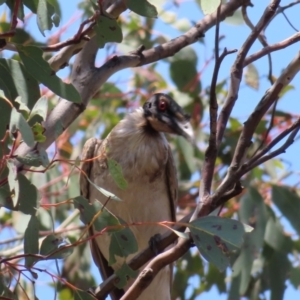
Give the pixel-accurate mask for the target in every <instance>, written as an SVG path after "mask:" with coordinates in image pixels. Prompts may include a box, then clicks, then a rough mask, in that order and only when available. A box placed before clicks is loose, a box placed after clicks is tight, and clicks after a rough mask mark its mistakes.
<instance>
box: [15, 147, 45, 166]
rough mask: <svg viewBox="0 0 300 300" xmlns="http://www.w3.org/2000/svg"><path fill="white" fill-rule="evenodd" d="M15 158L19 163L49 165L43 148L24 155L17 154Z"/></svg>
mask: <svg viewBox="0 0 300 300" xmlns="http://www.w3.org/2000/svg"><path fill="white" fill-rule="evenodd" d="M16 159H17V160H18V161H19V162H20V163H22V164H24V165H27V166H31V167H39V166H41V165H42V166H44V167H47V166H48V165H49V158H48V154H47V152H46V151H45V149H43V148H40V149H38V150H36V152H35V153H33V152H29V153H28V154H26V155H25V156H17V157H16Z"/></svg>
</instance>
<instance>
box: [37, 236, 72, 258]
mask: <svg viewBox="0 0 300 300" xmlns="http://www.w3.org/2000/svg"><path fill="white" fill-rule="evenodd" d="M67 245H70V243H68V242H67V241H66V239H65V238H62V237H60V236H56V235H54V234H50V235H48V236H47V237H46V238H45V239H44V240H43V242H42V245H41V249H40V254H41V255H44V256H48V255H50V256H49V257H48V258H47V259H61V258H66V257H68V256H69V255H71V254H72V252H73V248H72V247H69V248H64V246H67ZM57 250H60V251H58V252H57V253H55V254H53V255H51V253H53V252H54V251H57Z"/></svg>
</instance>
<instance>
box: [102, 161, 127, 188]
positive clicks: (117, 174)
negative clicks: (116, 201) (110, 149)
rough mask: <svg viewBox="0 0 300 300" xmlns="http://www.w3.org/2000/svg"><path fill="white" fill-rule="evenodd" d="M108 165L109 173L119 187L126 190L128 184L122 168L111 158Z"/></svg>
mask: <svg viewBox="0 0 300 300" xmlns="http://www.w3.org/2000/svg"><path fill="white" fill-rule="evenodd" d="M107 164H108V170H109V173H110V175H111V177H112V178H113V180H114V181H115V183H116V184H117V186H118V187H119V188H120V189H122V190H126V189H127V187H128V183H127V181H126V180H125V178H124V177H123V172H122V167H121V166H120V165H119V164H118V163H117V162H116V161H115V160H113V159H110V158H108V159H107Z"/></svg>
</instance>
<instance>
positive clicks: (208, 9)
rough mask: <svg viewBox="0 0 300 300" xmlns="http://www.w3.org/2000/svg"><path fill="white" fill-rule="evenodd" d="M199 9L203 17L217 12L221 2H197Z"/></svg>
mask: <svg viewBox="0 0 300 300" xmlns="http://www.w3.org/2000/svg"><path fill="white" fill-rule="evenodd" d="M198 1H199V2H200V7H201V9H202V11H203V13H204V14H205V15H208V14H211V13H213V12H214V11H216V10H217V8H218V6H219V5H220V4H221V0H198Z"/></svg>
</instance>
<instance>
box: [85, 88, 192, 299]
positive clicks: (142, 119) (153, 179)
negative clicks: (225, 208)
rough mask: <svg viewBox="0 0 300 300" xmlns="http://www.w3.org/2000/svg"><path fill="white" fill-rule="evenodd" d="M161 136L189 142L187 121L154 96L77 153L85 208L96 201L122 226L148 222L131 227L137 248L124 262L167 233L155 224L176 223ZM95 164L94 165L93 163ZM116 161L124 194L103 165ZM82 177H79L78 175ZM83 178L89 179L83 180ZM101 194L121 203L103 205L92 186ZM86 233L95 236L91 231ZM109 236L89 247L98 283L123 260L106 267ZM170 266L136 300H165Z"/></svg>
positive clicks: (172, 174) (167, 152) (169, 159)
mask: <svg viewBox="0 0 300 300" xmlns="http://www.w3.org/2000/svg"><path fill="white" fill-rule="evenodd" d="M164 133H170V134H176V135H179V136H183V137H184V138H186V139H187V140H189V141H191V142H192V141H193V139H194V136H193V129H192V126H191V123H190V116H189V115H188V114H186V113H185V112H184V110H183V109H182V107H181V106H180V105H179V104H178V103H177V102H176V101H175V100H174V99H173V98H172V97H171V96H169V95H167V94H163V93H156V94H153V95H151V96H150V97H149V99H148V100H147V101H146V102H145V103H144V105H143V106H142V107H139V108H138V109H136V110H134V111H132V112H131V113H128V114H127V115H126V116H125V118H124V119H122V120H121V121H120V122H119V123H118V124H117V125H116V126H115V127H114V128H113V129H112V130H111V132H110V133H109V134H108V136H107V137H106V138H105V139H104V140H102V141H101V140H99V139H97V138H90V139H89V140H87V142H86V143H85V145H84V147H83V151H82V161H83V164H82V167H81V169H82V171H83V172H82V173H81V175H80V190H81V195H82V196H83V197H85V198H86V199H88V201H89V202H90V203H94V201H100V202H101V203H102V204H103V205H104V204H105V207H106V208H107V209H108V210H109V211H110V212H111V213H113V214H114V215H115V216H117V217H119V218H121V219H122V220H123V221H124V222H125V223H127V224H132V223H137V222H151V225H145V226H132V227H130V228H131V230H132V232H133V234H134V236H135V238H136V241H137V245H138V251H137V252H136V253H133V254H131V255H129V256H128V257H127V258H126V261H129V260H130V259H131V258H132V257H133V256H134V255H136V254H137V253H138V252H139V251H141V250H144V249H145V248H147V247H148V245H149V241H150V240H151V238H153V237H154V236H157V235H161V234H163V233H165V232H166V231H167V229H166V228H165V227H163V226H159V225H152V224H153V223H154V222H161V221H174V222H175V221H176V214H175V210H176V202H177V193H178V182H177V171H176V167H175V162H174V159H173V155H172V151H171V147H170V145H169V144H168V141H167V139H166V137H165V134H164ZM92 158H95V159H92ZM108 159H113V160H115V161H116V162H117V163H118V164H119V165H120V166H121V169H122V173H123V176H124V179H125V180H126V181H127V184H128V185H127V188H126V189H121V188H119V187H118V185H117V184H116V182H115V181H114V180H113V178H112V176H111V174H110V172H109V169H108V165H107V160H108ZM83 173H84V174H83ZM87 177H88V179H89V180H88V179H87ZM90 182H93V183H94V184H95V185H97V186H99V187H101V188H104V189H106V190H107V191H109V192H111V193H112V194H114V195H116V196H117V197H119V198H120V199H121V200H122V201H112V200H111V201H107V197H105V196H104V195H103V194H101V193H100V192H99V191H98V190H97V189H96V188H95V186H94V185H92V184H91V183H90ZM89 231H90V232H89V233H90V235H91V236H93V235H95V234H96V232H95V229H94V228H93V226H91V227H90V229H89ZM109 243H110V236H109V235H108V234H103V235H100V236H97V237H95V238H93V239H91V241H90V247H91V252H92V256H93V259H94V261H95V264H96V265H97V267H98V268H99V270H100V273H101V276H102V278H103V279H106V278H107V277H109V276H110V275H111V274H113V272H114V271H115V270H117V269H118V268H120V266H121V264H122V263H123V262H124V259H123V260H122V259H117V262H116V263H114V264H113V265H112V266H108V259H109ZM171 285H172V266H166V267H164V268H163V269H162V270H161V271H160V272H159V273H158V274H157V276H156V277H155V278H154V279H153V281H152V282H151V283H150V285H149V286H148V287H147V288H146V289H145V290H143V292H142V294H141V295H140V296H139V297H138V300H156V299H160V300H170V299H171ZM129 286H130V283H128V284H127V286H125V288H124V289H123V291H120V290H117V291H116V289H115V292H114V293H112V294H111V297H112V299H114V300H115V299H119V298H120V295H122V294H123V293H124V291H126V290H127V289H128V287H129Z"/></svg>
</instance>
